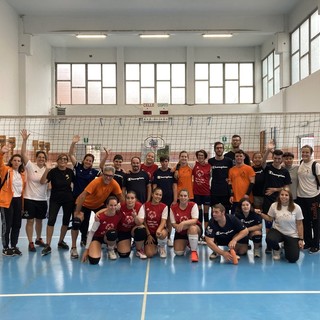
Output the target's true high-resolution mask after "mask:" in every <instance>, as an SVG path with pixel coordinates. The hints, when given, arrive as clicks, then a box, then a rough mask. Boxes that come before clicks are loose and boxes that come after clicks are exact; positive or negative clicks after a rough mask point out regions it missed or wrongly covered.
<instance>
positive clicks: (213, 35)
mask: <svg viewBox="0 0 320 320" xmlns="http://www.w3.org/2000/svg"><path fill="white" fill-rule="evenodd" d="M202 36H203V37H204V38H231V37H232V33H204V34H203V35H202Z"/></svg>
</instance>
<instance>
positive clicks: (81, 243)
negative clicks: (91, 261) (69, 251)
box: [80, 240, 87, 248]
mask: <svg viewBox="0 0 320 320" xmlns="http://www.w3.org/2000/svg"><path fill="white" fill-rule="evenodd" d="M86 244H87V241H85V240H81V241H80V247H82V248H84V247H85V246H86Z"/></svg>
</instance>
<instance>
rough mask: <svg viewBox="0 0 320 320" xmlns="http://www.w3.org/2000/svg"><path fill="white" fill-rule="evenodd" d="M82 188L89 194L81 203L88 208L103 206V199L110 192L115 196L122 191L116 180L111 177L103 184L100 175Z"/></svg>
mask: <svg viewBox="0 0 320 320" xmlns="http://www.w3.org/2000/svg"><path fill="white" fill-rule="evenodd" d="M84 190H85V191H87V192H88V193H89V194H88V195H87V196H86V199H85V200H84V202H83V204H82V205H83V206H84V207H86V208H88V209H98V208H100V207H101V206H103V204H104V201H105V200H106V199H107V198H108V197H109V196H110V194H111V193H113V194H114V195H116V196H117V195H119V194H121V193H122V190H121V189H120V186H119V184H118V182H117V181H116V180H114V179H112V180H111V181H110V183H109V184H105V183H104V182H103V178H102V177H98V178H96V179H94V180H93V181H91V182H90V183H89V184H88V185H87V187H86V188H85V189H84Z"/></svg>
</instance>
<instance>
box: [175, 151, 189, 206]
mask: <svg viewBox="0 0 320 320" xmlns="http://www.w3.org/2000/svg"><path fill="white" fill-rule="evenodd" d="M188 158H189V156H188V152H187V151H181V152H180V154H179V162H178V164H177V166H176V170H175V173H174V177H175V179H177V181H178V185H177V193H178V194H179V192H180V190H182V189H186V190H188V194H189V199H190V200H193V198H194V195H193V180H192V168H190V166H189V164H188Z"/></svg>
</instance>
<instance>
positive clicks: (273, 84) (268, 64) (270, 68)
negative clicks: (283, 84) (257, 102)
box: [262, 51, 280, 100]
mask: <svg viewBox="0 0 320 320" xmlns="http://www.w3.org/2000/svg"><path fill="white" fill-rule="evenodd" d="M262 88H263V100H266V99H268V98H270V97H272V96H273V95H275V94H277V93H278V92H279V91H280V57H279V55H278V54H276V53H275V52H274V51H273V52H271V53H270V54H269V55H268V56H267V57H266V58H265V59H263V60H262Z"/></svg>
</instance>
